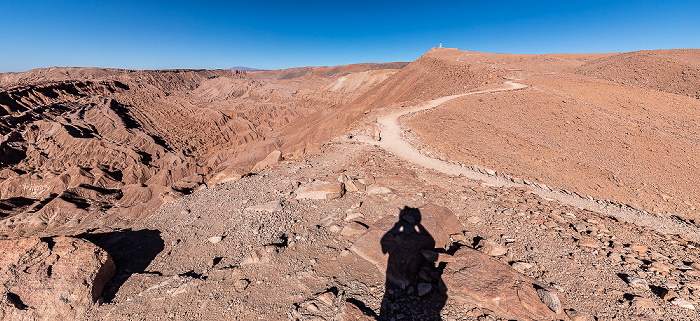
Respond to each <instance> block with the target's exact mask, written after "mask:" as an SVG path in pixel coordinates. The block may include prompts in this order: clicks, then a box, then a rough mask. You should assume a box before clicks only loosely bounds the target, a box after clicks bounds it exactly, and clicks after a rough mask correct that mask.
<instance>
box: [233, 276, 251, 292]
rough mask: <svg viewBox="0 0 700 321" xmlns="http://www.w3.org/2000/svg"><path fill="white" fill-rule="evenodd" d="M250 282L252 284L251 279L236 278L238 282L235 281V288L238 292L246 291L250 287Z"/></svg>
mask: <svg viewBox="0 0 700 321" xmlns="http://www.w3.org/2000/svg"><path fill="white" fill-rule="evenodd" d="M249 284H250V280H248V279H239V280H236V282H233V289H234V290H236V292H243V291H245V289H247V288H248V285H249Z"/></svg>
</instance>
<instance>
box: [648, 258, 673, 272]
mask: <svg viewBox="0 0 700 321" xmlns="http://www.w3.org/2000/svg"><path fill="white" fill-rule="evenodd" d="M675 268H676V267H675V266H673V264H670V263H666V262H659V261H656V262H652V263H651V265H650V270H652V269H653V270H656V271H658V272H661V273H669V272H671V270H675Z"/></svg>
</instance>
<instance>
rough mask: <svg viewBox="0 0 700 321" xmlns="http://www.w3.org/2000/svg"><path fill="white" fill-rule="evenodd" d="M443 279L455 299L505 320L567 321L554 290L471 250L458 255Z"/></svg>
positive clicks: (460, 251)
mask: <svg viewBox="0 0 700 321" xmlns="http://www.w3.org/2000/svg"><path fill="white" fill-rule="evenodd" d="M442 279H443V281H444V282H445V285H446V286H447V295H448V296H449V297H450V298H451V299H453V300H457V301H458V302H463V303H465V304H467V305H472V306H477V307H481V308H486V309H489V310H491V311H493V312H494V313H495V314H496V315H497V316H499V317H501V318H504V319H508V320H541V319H547V320H551V319H557V320H558V319H566V317H565V316H564V314H563V313H562V312H561V311H562V309H561V306H560V303H559V300H558V298H557V297H556V295H555V294H554V292H553V291H549V290H548V289H546V288H545V287H544V286H543V285H541V284H540V283H539V282H538V281H537V280H535V279H533V278H530V277H528V276H526V275H523V274H521V273H519V272H518V271H516V270H514V269H513V268H511V267H510V266H508V265H507V264H504V263H501V262H499V261H498V260H496V259H494V258H492V257H490V256H489V255H487V254H484V253H482V252H479V251H477V250H474V249H471V248H468V247H462V248H460V249H459V250H457V252H455V253H454V262H450V263H448V264H447V266H446V267H445V270H444V271H443V274H442ZM538 291H539V294H538ZM543 300H544V301H547V303H548V304H549V305H550V307H548V306H547V305H546V304H545V303H544V302H543ZM552 301H555V302H552ZM555 304H559V306H555ZM553 310H557V312H559V313H555V312H554V311H553Z"/></svg>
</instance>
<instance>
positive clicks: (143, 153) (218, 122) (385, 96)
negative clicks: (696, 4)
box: [0, 49, 700, 320]
mask: <svg viewBox="0 0 700 321" xmlns="http://www.w3.org/2000/svg"><path fill="white" fill-rule="evenodd" d="M699 57H700V51H697V50H673V51H651V52H634V53H625V54H557V55H510V54H486V53H478V52H470V51H460V50H456V49H435V50H431V51H430V52H428V53H427V54H425V55H424V56H423V57H421V58H420V59H418V60H416V61H414V62H411V63H409V64H405V63H389V64H357V65H349V66H337V67H303V68H294V69H288V70H280V71H255V72H247V73H246V72H236V71H230V70H167V71H133V70H117V69H99V68H47V69H37V70H32V71H28V72H25V73H8V74H0V133H2V139H1V140H0V239H2V242H0V253H4V254H7V255H6V256H7V257H4V256H3V257H2V259H0V263H1V264H0V265H1V266H0V275H2V276H4V277H3V278H0V315H2V316H3V317H4V318H7V319H9V320H26V319H42V318H44V319H46V318H55V319H86V320H114V319H119V320H121V319H124V320H127V319H192V320H195V319H196V320H223V319H242V320H254V319H267V320H278V319H293V320H376V319H380V320H391V319H392V318H394V319H397V320H398V319H401V320H433V319H438V318H441V319H442V320H511V319H522V320H530V319H532V320H537V319H553V318H554V319H563V320H635V319H641V320H656V319H668V320H696V319H697V311H696V310H695V309H696V308H697V307H700V256H698V251H697V247H698V246H700V245H698V244H699V243H698V241H699V239H700V237H698V235H700V229H698V227H697V225H696V224H695V223H696V222H698V221H696V220H697V219H700V216H698V210H697V208H698V207H700V200H699V199H698V195H700V193H699V192H700V190H698V186H697V181H698V175H697V171H698V167H699V166H700V164H699V163H698V161H699V160H698V159H697V155H699V154H700V153H699V152H698V151H699V150H700V148H699V147H700V146H698V144H699V142H700V137H698V133H700V122H699V120H700V117H699V116H700V115H698V111H699V110H700V102H699V100H698V99H697V93H698V85H697V84H698V80H697V78H698V77H697V73H696V71H697V66H698V63H697V62H698V61H700V58H699ZM644 68H646V69H644ZM642 70H644V71H643V72H642ZM635 77H636V78H635ZM518 84H523V85H527V87H526V88H522V87H520V86H519V85H518ZM481 90H483V91H481ZM476 91H481V92H480V93H474V92H476ZM466 93H473V94H470V95H463V96H452V95H457V94H466ZM448 98H452V99H451V100H450V99H448ZM436 101H437V102H443V103H442V105H440V104H439V103H435V102H436ZM431 102H432V103H434V105H431ZM421 106H429V107H430V106H437V107H435V108H434V109H427V110H424V111H421V112H417V113H416V114H407V115H406V116H404V117H403V118H401V119H399V120H400V123H399V125H401V126H402V127H403V134H404V136H403V138H402V137H398V136H400V135H396V136H397V137H394V139H393V140H392V139H388V138H386V139H385V140H381V139H382V133H381V130H384V129H385V128H386V127H387V126H384V127H382V126H381V125H382V122H381V121H378V120H383V119H385V118H387V117H389V116H391V115H395V114H399V113H400V112H402V111H407V110H408V111H412V110H414V108H419V107H421ZM426 108H427V107H426ZM397 117H398V116H397ZM393 124H394V126H393V127H394V128H395V129H397V130H396V132H398V133H401V130H402V128H401V127H399V125H397V124H396V122H394V123H393ZM384 134H386V131H385V132H384ZM385 137H388V136H385ZM377 140H378V141H377ZM405 140H408V141H409V142H411V143H412V144H413V145H415V146H417V147H419V148H420V149H421V151H422V152H423V153H424V154H425V155H430V156H433V157H437V158H440V159H443V160H444V161H441V160H440V159H431V161H432V162H437V163H439V164H441V165H444V167H445V168H447V167H449V166H452V167H457V168H460V169H463V170H464V171H467V170H470V169H469V167H468V166H466V165H471V164H474V165H478V166H479V167H480V168H481V171H483V172H485V173H486V174H484V175H483V177H488V178H489V179H486V180H481V181H480V180H479V179H474V178H473V177H472V178H470V177H471V176H466V177H465V176H461V175H459V174H451V173H449V172H447V171H444V170H441V169H440V168H442V167H438V168H433V167H430V168H433V169H429V168H428V167H424V166H427V165H419V164H420V163H419V162H417V161H415V160H413V159H411V158H410V157H409V158H406V157H403V156H405V155H402V153H401V152H400V151H393V152H392V149H391V148H389V146H387V145H388V144H392V143H396V142H397V141H401V142H404V143H405ZM382 144H385V145H382ZM375 145H376V146H375ZM394 147H395V146H394ZM409 147H410V145H409ZM411 148H412V147H411ZM412 150H413V149H412ZM416 153H417V154H418V155H419V156H420V154H419V153H418V152H416ZM421 157H424V156H421ZM280 158H282V160H281V161H280ZM261 160H262V161H261ZM460 164H461V165H465V166H464V167H462V166H460ZM448 165H449V166H448ZM452 167H449V168H452ZM484 168H488V170H487V169H484ZM492 170H495V171H497V172H498V173H496V172H493V171H492ZM481 171H480V172H481ZM246 173H249V174H246ZM460 173H461V172H460ZM242 174H246V175H242ZM482 174H483V173H482ZM487 174H488V175H487ZM518 177H519V178H524V179H527V180H528V181H531V182H530V183H528V184H525V183H524V181H522V180H520V181H521V182H523V184H520V183H516V180H515V178H518ZM505 178H507V179H510V181H512V182H513V183H514V184H511V185H508V186H505V185H494V184H492V183H493V182H496V181H498V180H504V179H505ZM532 181H534V182H538V183H542V184H546V185H548V186H549V187H546V188H545V187H542V186H541V185H538V184H534V183H532ZM545 189H546V190H547V191H550V192H552V193H549V194H547V193H542V191H543V190H545ZM562 189H565V190H567V191H571V192H576V193H577V194H580V195H582V197H579V200H585V201H587V202H589V203H594V204H598V203H597V202H601V204H608V205H610V204H613V205H615V206H614V208H616V209H617V210H619V211H623V209H626V207H624V206H621V205H620V204H617V203H621V204H629V205H631V206H634V207H637V208H640V209H644V210H647V211H651V212H658V213H662V214H663V215H665V216H666V217H662V216H661V215H654V214H649V213H645V212H639V211H629V212H625V213H626V215H628V217H629V216H630V215H632V216H633V215H644V217H643V218H644V220H643V221H644V224H641V223H634V221H635V220H626V219H624V218H623V219H621V217H622V216H616V215H615V214H614V213H612V212H603V211H600V212H596V211H593V210H590V209H585V208H582V206H579V205H576V202H573V203H572V202H569V203H567V202H565V201H563V200H562V198H557V197H554V198H549V197H547V196H541V195H545V194H547V195H555V194H557V193H560V192H561V191H562ZM560 194H561V193H560ZM319 195H320V196H319ZM557 195H559V194H557ZM567 195H571V194H567ZM586 196H590V199H589V198H588V197H586ZM576 197H578V196H576ZM602 199H609V200H611V201H613V202H614V203H612V202H611V203H605V202H602V201H600V200H602ZM416 210H417V211H419V212H421V211H422V213H421V214H417V213H416ZM611 213H612V214H611ZM421 215H423V216H422V217H421ZM678 217H680V218H682V219H684V220H685V221H680V220H678V219H677V218H678ZM655 222H656V223H658V224H657V225H655V224H654V223H655ZM669 222H670V223H669ZM686 223H687V224H686ZM698 223H700V222H698ZM678 226H682V228H678ZM414 231H415V233H417V234H418V236H416V235H415V234H414ZM683 231H690V233H689V234H687V235H686V234H684V232H683ZM63 236H70V237H68V238H67V237H63ZM387 239H388V240H389V241H387ZM387 242H388V243H387ZM387 244H388V245H387ZM95 245H97V247H95ZM23 246H24V247H27V248H26V250H25V249H23ZM66 253H68V254H66ZM70 253H73V254H74V255H73V256H70V255H69V254H70ZM91 253H92V254H91ZM397 253H398V254H401V253H403V254H401V255H399V256H398V257H397V256H396V255H398V254H397ZM107 254H108V255H107ZM93 256H94V257H93ZM112 261H113V262H114V269H115V270H114V276H113V277H112V278H111V279H110V280H109V282H107V283H106V284H105V283H104V281H106V280H105V278H107V276H105V275H107V274H111V273H106V272H105V273H101V272H100V271H102V270H103V267H105V266H106V267H107V269H108V270H109V272H111V265H110V264H109V262H112ZM392 262H393V263H392ZM396 262H399V263H398V264H397V263H396ZM475 262H478V264H477V263H475ZM404 265H405V266H410V269H402V268H401V267H402V266H404ZM71 267H74V269H71ZM402 273H405V274H402ZM397 275H398V276H400V277H397ZM15 276H21V278H18V277H15ZM396 280H399V282H398V283H397V282H396ZM98 281H99V282H98ZM102 284H105V286H104V291H102V292H101V293H93V291H95V292H99V289H100V288H101V287H102ZM76 286H77V288H79V290H80V295H70V293H72V292H75V290H74V288H76ZM100 295H101V296H100ZM557 302H559V303H558V304H557Z"/></svg>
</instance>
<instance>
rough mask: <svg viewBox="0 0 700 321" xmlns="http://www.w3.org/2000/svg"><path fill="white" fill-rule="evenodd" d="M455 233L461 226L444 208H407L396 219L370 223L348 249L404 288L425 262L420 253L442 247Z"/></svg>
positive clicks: (386, 217) (389, 217)
mask: <svg viewBox="0 0 700 321" xmlns="http://www.w3.org/2000/svg"><path fill="white" fill-rule="evenodd" d="M455 233H462V224H461V223H460V222H459V220H458V219H457V217H456V216H455V215H454V213H452V211H450V210H449V209H448V208H446V207H442V206H438V205H435V204H427V205H424V206H422V207H420V208H418V209H415V208H408V207H407V208H404V209H403V210H401V211H400V213H399V216H395V215H387V216H385V217H384V218H382V219H380V220H379V221H377V222H376V223H374V224H372V225H371V226H370V228H369V229H368V230H367V231H366V232H365V233H364V234H363V235H362V236H361V237H360V238H359V239H358V240H357V241H355V243H354V244H353V246H352V247H351V250H352V251H354V252H355V253H357V254H358V255H359V256H361V257H362V258H364V259H365V260H367V261H369V262H371V263H373V264H374V265H375V266H376V267H377V269H379V271H381V272H382V273H386V276H387V279H388V280H390V281H392V282H394V283H396V284H399V285H407V284H408V283H409V282H410V280H411V278H412V277H413V276H415V273H417V271H418V269H419V268H420V266H421V264H423V263H424V262H425V256H424V255H423V254H421V250H434V249H435V248H444V247H445V246H447V245H449V244H450V243H451V241H450V234H455Z"/></svg>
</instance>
